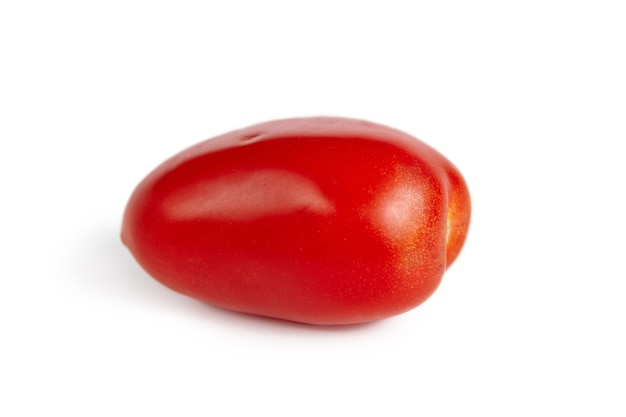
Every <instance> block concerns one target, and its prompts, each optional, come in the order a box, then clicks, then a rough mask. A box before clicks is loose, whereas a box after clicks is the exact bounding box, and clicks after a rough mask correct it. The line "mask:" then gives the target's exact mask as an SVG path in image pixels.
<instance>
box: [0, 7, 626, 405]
mask: <svg viewBox="0 0 626 417" xmlns="http://www.w3.org/2000/svg"><path fill="white" fill-rule="evenodd" d="M622 4H623V2H621V1H614V2H610V1H561V2H559V1H549V0H548V1H524V2H506V1H458V2H451V1H432V2H418V1H415V2H409V1H405V2H400V1H390V0H385V1H384V2H383V1H378V2H374V1H358V2H357V1H340V0H335V1H325V0H317V1H315V2H304V1H273V0H265V1H228V2H226V1H223V2H217V1H195V2H192V1H176V2H174V1H171V2H165V1H144V2H141V1H107V2H88V1H67V0H59V1H11V0H9V1H3V2H2V3H1V5H0V54H1V55H0V75H1V77H0V141H1V142H0V187H1V188H0V190H1V191H0V192H1V194H0V196H1V205H0V245H1V247H0V249H1V252H0V253H1V263H0V275H1V277H0V324H1V327H0V338H1V340H0V385H1V386H0V415H3V416H48V415H63V416H143V415H145V416H148V415H149V416H166V415H168V416H207V415H212V416H235V415H237V416H256V415H267V416H357V415H377V416H383V415H384V416H466V415H480V416H518V415H519V416H529V415H545V416H555V415H571V414H573V413H577V415H598V416H624V415H626V359H625V355H626V341H625V336H626V303H625V302H624V299H625V296H626V284H625V282H626V267H625V266H624V262H625V252H626V251H625V249H626V244H625V243H624V238H625V235H626V221H625V214H626V199H625V197H624V194H625V187H624V180H625V179H626V168H625V167H624V156H626V153H625V151H624V149H625V148H624V146H623V142H624V141H625V139H626V125H625V121H626V117H625V116H626V81H625V78H626V24H625V22H626V13H625V11H624V10H623V6H622ZM313 115H332V116H348V117H357V118H362V119H368V120H371V121H374V122H378V123H382V124H387V125H390V126H393V127H396V128H399V129H401V130H404V131H407V132H409V133H411V134H413V135H415V136H417V137H420V138H421V139H423V140H424V141H426V142H428V143H430V144H431V145H432V146H434V147H435V148H437V149H439V150H440V151H441V152H442V153H444V154H445V155H446V156H447V157H448V158H449V159H450V160H452V161H453V162H454V163H455V164H456V165H457V166H458V167H459V168H460V169H461V171H462V172H463V174H464V175H465V177H466V180H467V182H468V184H469V186H470V191H471V193H472V197H473V204H474V213H473V222H472V226H471V230H470V236H469V238H468V241H467V245H466V247H465V249H464V251H463V253H462V255H461V256H460V257H459V259H458V260H457V262H456V263H455V265H454V266H453V267H452V268H451V269H450V270H449V271H448V272H447V274H446V276H445V278H444V281H443V283H442V285H441V286H440V288H439V290H438V291H437V293H436V294H435V295H434V296H433V297H432V298H430V299H429V300H428V301H427V302H426V303H425V304H423V305H422V306H420V307H418V308H417V309H415V310H413V311H411V312H409V313H406V314H404V315H402V316H399V317H395V318H391V319H388V320H385V321H382V322H378V323H374V324H368V325H361V326H349V327H342V328H320V327H311V326H303V325H297V324H291V323H286V322H280V321H275V320H269V319H260V318H253V317H248V316H243V315H238V314H233V313H228V312H224V311H220V310H216V309H214V308H212V307H208V306H206V305H203V304H201V303H199V302H196V301H194V300H191V299H188V298H185V297H183V296H180V295H178V294H176V293H173V292H171V291H170V290H167V289H165V288H164V287H162V286H160V285H159V284H158V283H156V282H155V281H154V280H152V279H151V278H150V277H148V276H147V275H146V274H145V273H144V272H143V271H142V270H141V269H140V268H139V266H138V265H137V264H136V263H135V262H134V260H133V258H132V257H131V256H130V254H129V253H128V251H127V250H126V249H125V248H124V247H123V246H122V244H121V243H120V241H119V238H118V236H119V229H120V222H121V215H122V212H123V209H124V206H125V203H126V201H127V199H128V197H129V195H130V193H131V192H132V190H133V188H134V187H135V185H136V184H137V183H138V182H139V181H140V180H141V179H142V178H143V176H144V175H146V174H147V173H148V172H149V171H150V170H151V169H152V168H154V167H155V166H156V165H157V164H159V163H160V162H162V161H163V160H164V159H166V158H168V157H169V156H171V155H172V154H173V153H175V152H178V151H179V150H182V149H183V148H185V147H187V146H189V145H192V144H194V143H196V142H198V141H200V140H203V139H205V138H209V137H212V136H214V135H217V134H220V133H223V132H226V131H229V130H232V129H236V128H239V127H245V126H247V125H250V124H254V123H257V122H263V121H267V120H271V119H276V118H285V117H292V116H313Z"/></svg>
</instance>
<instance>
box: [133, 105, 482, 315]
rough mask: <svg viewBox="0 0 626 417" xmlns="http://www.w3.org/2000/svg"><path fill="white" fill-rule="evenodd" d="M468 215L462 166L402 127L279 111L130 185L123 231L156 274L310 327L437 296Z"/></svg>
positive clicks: (210, 299) (230, 304)
mask: <svg viewBox="0 0 626 417" xmlns="http://www.w3.org/2000/svg"><path fill="white" fill-rule="evenodd" d="M469 219H470V199H469V194H468V191H467V187H466V185H465V181H464V180H463V177H462V176H461V174H460V173H459V171H458V170H457V169H456V168H455V167H454V166H453V165H452V164H451V163H450V162H449V161H448V160H447V159H446V158H444V157H443V156H442V155H441V154H439V153H438V152H437V151H435V150H434V149H432V148H431V147H429V146H428V145H426V144H424V143H423V142H420V141H419V140H417V139H415V138H414V137H412V136H409V135H407V134H406V133H403V132H400V131H398V130H395V129H391V128H389V127H385V126H381V125H377V124H373V123H369V122H364V121H359V120H353V119H342V118H330V117H316V118H302V119H288V120H278V121H273V122H268V123H263V124H259V125H256V126H251V127H248V128H246V129H242V130H237V131H234V132H230V133H227V134H224V135H221V136H218V137H216V138H213V139H210V140H207V141H205V142H202V143H200V144H197V145H196V146H193V147H191V148H189V149H187V150H185V151H183V152H181V153H180V154H178V155H176V156H174V157H172V158H171V159H169V160H168V161H166V162H165V163H163V164H162V165H161V166H159V167H158V168H156V170H154V171H153V172H152V173H150V174H149V175H148V176H147V177H146V178H145V179H144V180H143V181H142V182H141V183H140V184H139V186H138V187H137V189H136V190H135V191H134V193H133V195H132V197H131V198H130V201H129V203H128V206H127V208H126V212H125V215H124V221H123V227H122V240H123V241H124V243H125V244H126V245H127V246H128V248H129V249H130V251H131V252H132V254H133V255H134V256H135V258H136V259H137V261H138V262H139V264H140V265H141V266H142V267H143V268H144V269H145V270H146V271H147V272H148V273H149V274H150V275H152V276H153V277H154V278H156V279H157V280H158V281H160V282H161V283H163V284H164V285H166V286H168V287H170V288H171V289H173V290H176V291H178V292H180V293H183V294H186V295H188V296H191V297H194V298H196V299H199V300H202V301H204V302H207V303H209V304H212V305H214V306H219V307H222V308H226V309H231V310H236V311H240V312H246V313H251V314H257V315H263V316H269V317H275V318H281V319H286V320H292V321H297V322H304V323H312V324H348V323H359V322H367V321H373V320H379V319H383V318H386V317H390V316H393V315H396V314H400V313H402V312H405V311H407V310H409V309H412V308H413V307H415V306H417V305H418V304H420V303H422V302H423V301H424V300H425V299H426V298H428V297H429V296H430V295H431V294H432V293H433V291H434V290H435V289H436V287H437V285H438V284H439V282H440V280H441V277H442V275H443V273H444V271H445V270H446V268H447V267H448V266H450V264H451V263H452V262H453V261H454V259H455V258H456V257H457V255H458V254H459V251H460V250H461V247H462V246H463V243H464V241H465V236H466V233H467V229H468V226H469Z"/></svg>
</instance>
